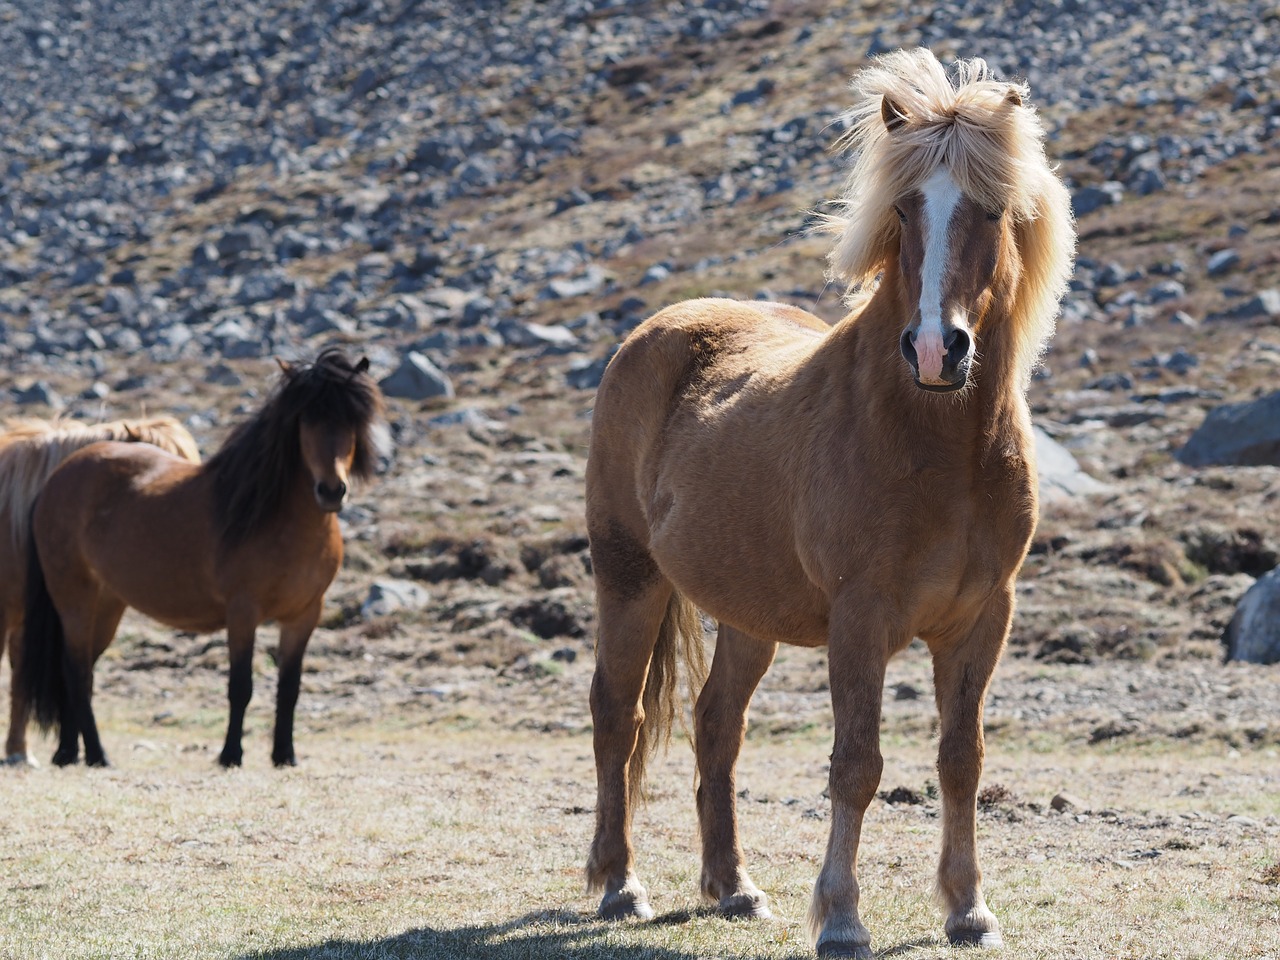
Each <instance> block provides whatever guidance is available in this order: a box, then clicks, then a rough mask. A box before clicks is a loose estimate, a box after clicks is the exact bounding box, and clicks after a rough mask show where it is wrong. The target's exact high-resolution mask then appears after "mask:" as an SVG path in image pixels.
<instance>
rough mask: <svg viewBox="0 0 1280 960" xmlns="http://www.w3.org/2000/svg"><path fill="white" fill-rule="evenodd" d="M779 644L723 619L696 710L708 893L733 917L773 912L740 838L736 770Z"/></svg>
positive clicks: (705, 888) (704, 874)
mask: <svg viewBox="0 0 1280 960" xmlns="http://www.w3.org/2000/svg"><path fill="white" fill-rule="evenodd" d="M777 650H778V645H777V644H776V643H769V642H766V641H763V640H757V639H756V638H755V637H751V636H748V635H747V634H744V633H742V632H740V631H738V630H735V629H733V628H732V627H730V626H728V625H726V624H721V625H720V632H719V635H718V637H717V639H716V652H715V657H714V658H713V659H712V661H711V673H710V675H709V676H708V677H707V683H706V686H704V687H703V688H702V693H701V694H700V695H699V697H698V704H697V707H696V708H695V710H694V715H695V718H696V719H695V722H696V731H695V737H694V744H695V746H696V750H697V755H698V776H699V781H700V782H699V784H698V824H699V827H700V829H701V833H702V895H703V897H704V898H705V899H707V900H709V901H712V902H714V903H716V904H717V909H718V910H719V912H720V913H721V914H723V915H724V916H727V917H757V918H762V919H764V918H768V917H769V916H770V912H769V898H768V897H767V896H765V894H764V893H763V892H762V891H761V890H760V889H759V888H758V887H757V886H756V885H755V884H754V883H753V882H752V881H751V877H750V876H748V874H747V870H746V867H745V865H744V860H745V857H744V856H743V853H742V845H741V843H740V842H739V840H738V818H737V810H736V806H735V804H736V787H735V774H734V770H735V767H736V766H737V762H738V754H739V753H740V752H741V750H742V741H743V738H744V737H745V736H746V731H747V707H748V706H749V705H750V703H751V695H752V694H753V693H754V692H755V689H756V687H757V685H759V683H760V679H761V678H762V677H763V676H764V675H765V672H766V671H767V670H768V669H769V665H770V664H771V663H773V658H774V655H775V654H776V653H777Z"/></svg>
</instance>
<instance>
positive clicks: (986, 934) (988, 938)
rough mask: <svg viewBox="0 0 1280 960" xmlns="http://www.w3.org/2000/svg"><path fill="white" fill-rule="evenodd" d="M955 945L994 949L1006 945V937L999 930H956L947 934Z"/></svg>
mask: <svg viewBox="0 0 1280 960" xmlns="http://www.w3.org/2000/svg"><path fill="white" fill-rule="evenodd" d="M947 939H948V940H950V941H951V945H952V946H953V947H986V948H988V949H994V948H996V947H1003V946H1004V937H1002V936H1000V931H999V930H956V931H954V932H953V933H948V934H947Z"/></svg>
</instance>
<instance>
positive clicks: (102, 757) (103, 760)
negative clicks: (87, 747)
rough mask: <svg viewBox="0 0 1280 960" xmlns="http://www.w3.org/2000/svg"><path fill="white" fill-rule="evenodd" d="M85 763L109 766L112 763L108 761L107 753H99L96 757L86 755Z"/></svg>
mask: <svg viewBox="0 0 1280 960" xmlns="http://www.w3.org/2000/svg"><path fill="white" fill-rule="evenodd" d="M84 765H85V766H86V767H109V766H111V764H110V763H109V762H108V761H107V756H106V754H99V755H98V756H96V757H89V756H86V757H85V758H84Z"/></svg>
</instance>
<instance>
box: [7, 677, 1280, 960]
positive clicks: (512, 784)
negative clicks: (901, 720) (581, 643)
mask: <svg viewBox="0 0 1280 960" xmlns="http://www.w3.org/2000/svg"><path fill="white" fill-rule="evenodd" d="M101 703H102V708H101V709H102V713H103V714H104V716H103V718H102V719H103V723H104V727H105V728H107V729H110V730H111V731H112V736H111V740H112V741H113V742H114V744H115V759H116V762H117V766H116V767H115V768H113V769H111V770H107V771H90V770H85V769H83V768H75V769H70V770H51V769H49V768H48V767H44V768H41V769H39V770H33V771H18V770H0V785H2V786H0V789H2V790H3V796H4V806H5V808H6V809H5V823H6V826H7V832H6V838H5V843H4V846H3V849H2V851H0V875H2V876H3V877H4V880H3V885H4V892H5V898H4V907H3V913H2V914H0V916H3V921H2V922H0V956H3V957H5V958H22V960H26V958H33V960H34V958H37V957H57V958H63V957H66V958H89V957H112V958H114V957H122V956H131V957H197V956H198V957H261V958H272V960H283V958H309V960H310V958H320V957H332V958H356V957H360V958H366V957H369V958H372V957H433V958H461V957H480V956H483V957H496V958H523V957H552V956H554V957H569V958H575V960H576V958H580V960H588V958H606V957H622V958H637V960H638V958H642V957H643V958H662V960H681V958H688V960H693V958H695V957H706V956H716V957H751V958H757V957H758V958H766V957H767V958H785V957H793V956H807V955H809V950H808V944H807V943H806V942H805V940H804V933H803V927H802V919H803V916H804V911H805V909H806V907H807V904H808V897H809V893H810V890H811V886H812V883H813V880H814V878H815V876H816V873H817V869H818V864H819V858H820V856H821V853H822V850H823V847H824V844H825V839H826V832H827V828H828V825H829V819H828V816H829V805H828V803H827V801H826V800H825V799H823V797H822V796H821V794H822V790H823V787H824V786H825V780H826V776H825V763H826V753H827V750H828V749H829V746H828V745H829V731H828V730H826V729H821V730H814V731H810V732H806V733H804V734H801V735H798V736H792V737H781V736H775V737H760V738H757V739H756V740H755V741H754V742H752V743H750V744H748V749H747V751H746V753H745V755H744V760H743V770H742V778H741V783H740V786H741V787H742V788H744V789H745V790H746V795H745V796H744V798H743V800H742V801H741V807H742V809H741V818H742V822H743V833H744V840H745V842H746V846H747V850H748V854H749V856H750V859H751V862H752V863H753V864H754V873H755V877H756V880H757V882H759V883H760V885H761V886H762V887H763V888H765V889H766V890H768V891H770V893H771V895H772V897H773V901H774V906H775V914H776V917H777V919H775V920H773V921H771V922H767V923H756V924H751V923H731V922H726V921H723V920H720V919H719V918H717V917H714V916H712V915H710V914H707V913H705V912H702V911H701V910H700V908H699V904H698V902H697V876H698V863H697V857H696V846H697V837H696V833H695V827H694V820H693V809H692V797H691V781H692V764H691V759H690V756H689V753H688V751H687V750H685V749H683V748H682V747H680V746H677V747H676V748H675V749H673V750H672V752H671V754H670V756H669V757H668V759H667V760H665V761H663V762H659V763H658V764H656V766H655V770H654V781H653V782H654V787H655V793H654V796H653V797H652V799H651V800H650V802H649V805H648V807H647V808H646V809H645V810H643V811H642V812H641V814H640V816H639V818H638V824H637V839H638V849H639V857H640V870H641V873H642V876H643V878H644V879H645V880H646V882H647V883H648V885H649V888H650V893H651V894H652V897H653V901H654V904H655V906H656V908H657V909H658V910H659V911H665V913H663V914H662V915H661V916H660V918H659V921H657V922H655V923H653V924H649V925H620V926H607V925H604V924H601V923H599V922H597V921H595V920H594V919H593V918H592V916H591V910H592V908H593V907H594V902H593V900H592V899H590V898H588V897H587V896H586V895H585V894H584V893H583V887H582V876H581V868H582V862H583V858H584V855H585V851H586V848H587V845H588V843H589V840H590V833H591V830H592V826H593V817H592V813H591V807H592V803H593V798H594V787H593V780H594V774H593V767H592V761H591V743H590V739H589V737H587V736H584V735H581V734H577V735H569V736H565V735H554V736H553V735H537V734H526V733H522V732H520V733H513V732H510V731H499V730H498V729H497V727H496V725H493V724H490V725H487V726H485V727H480V728H473V729H470V730H460V729H457V728H450V727H448V726H447V725H445V724H433V725H430V726H427V725H418V726H412V725H405V726H399V727H398V728H395V729H391V728H390V726H389V725H379V726H376V727H374V726H370V725H361V726H356V727H350V728H346V729H343V728H333V727H330V728H327V729H326V728H324V727H322V728H320V729H312V730H307V729H305V724H304V728H303V729H302V730H301V731H300V737H299V739H300V743H302V744H305V750H304V760H303V763H304V766H303V767H301V768H299V769H297V770H289V771H276V770H273V769H270V768H269V767H268V766H267V763H266V758H265V756H264V755H263V751H262V750H254V749H252V746H253V745H255V744H256V745H257V746H259V747H260V746H262V744H261V742H260V741H261V740H262V735H263V734H264V733H265V731H263V730H261V729H260V730H258V731H256V733H257V736H256V737H255V736H254V732H253V731H251V732H250V737H249V739H248V741H247V743H248V744H249V745H250V750H249V753H248V757H247V761H248V766H247V767H246V768H245V769H242V770H239V771H230V772H224V771H221V770H219V769H216V767H215V765H214V763H213V756H214V749H215V747H214V744H216V742H217V739H218V733H219V731H220V727H221V723H222V719H223V718H222V717H220V716H213V715H211V714H208V715H205V714H202V719H201V722H200V723H199V724H198V725H195V724H193V725H188V726H187V727H186V728H178V727H174V726H157V725H156V724H155V722H154V720H153V719H152V718H151V717H150V715H149V714H148V713H147V712H145V711H143V710H141V709H139V708H138V707H136V706H135V705H133V704H130V703H115V704H114V705H113V704H112V701H111V700H110V698H102V699H101ZM197 726H198V727H199V728H198V729H197V728H196V727H197ZM46 746H47V744H45V743H40V744H39V748H38V752H39V753H40V754H41V755H43V754H44V753H45V752H46V751H45V750H44V747H46ZM886 759H887V766H886V771H885V776H884V780H883V786H885V787H886V788H891V787H894V786H897V785H910V786H913V787H914V788H916V789H918V790H919V791H920V792H922V793H926V794H927V793H928V788H929V781H930V779H931V777H932V776H933V768H932V753H931V747H930V745H929V744H928V743H927V742H926V741H925V740H923V739H919V738H912V737H910V736H896V735H895V736H893V737H890V738H889V739H888V740H887V742H886ZM1275 770H1276V759H1275V756H1274V750H1271V751H1270V752H1262V751H1258V752H1253V753H1245V754H1240V753H1236V752H1234V751H1233V752H1231V753H1230V754H1226V755H1224V754H1223V752H1222V748H1219V749H1218V750H1216V751H1214V750H1213V749H1212V748H1208V747H1204V748H1197V749H1196V750H1195V751H1194V752H1187V751H1184V752H1183V753H1181V754H1178V755H1174V754H1173V753H1172V752H1170V751H1156V750H1152V749H1150V748H1146V749H1142V750H1139V749H1135V748H1130V749H1127V750H1126V749H1119V748H1117V749H1114V750H1086V751H1082V750H1080V748H1079V747H1066V746H1063V745H1062V744H1061V743H1060V744H1059V745H1058V746H1056V747H1051V746H1046V744H1045V743H1043V742H1039V743H1037V744H1036V745H1035V747H1034V749H1033V747H1032V745H1031V744H1030V743H1028V742H1026V741H1023V742H1015V741H1012V740H1010V741H1009V742H1004V741H1002V739H1001V737H1000V736H999V735H997V736H995V737H993V738H992V740H991V743H990V758H989V762H988V772H987V777H986V783H987V784H988V785H993V784H998V785H1000V786H1001V787H1003V789H1004V791H1007V793H1003V792H1001V791H1000V790H991V791H990V793H989V796H990V799H991V800H992V802H991V803H990V804H989V805H988V806H987V807H986V808H985V809H984V811H983V813H982V814H981V833H982V851H983V855H984V861H985V866H986V873H987V877H988V881H987V892H988V898H989V900H990V902H991V904H992V906H993V907H994V909H995V910H996V911H997V913H998V915H999V916H1000V917H1001V919H1002V922H1003V924H1004V927H1005V931H1006V937H1007V940H1008V942H1009V944H1010V951H1011V953H1012V954H1013V955H1016V956H1018V957H1028V958H1050V957H1063V956H1071V957H1108V958H1111V957H1135V958H1136V957H1143V958H1147V957H1175V956H1176V957H1233V958H1240V957H1275V956H1277V955H1278V954H1280V896H1277V893H1276V888H1275V887H1274V886H1269V885H1268V884H1267V882H1266V876H1267V870H1268V869H1269V867H1270V865H1272V864H1274V863H1275V862H1276V860H1277V859H1278V858H1280V827H1277V815H1280V791H1277V789H1276V776H1275ZM1064 789H1066V790H1069V791H1071V792H1072V793H1075V794H1078V795H1080V796H1083V797H1085V798H1086V800H1087V805H1088V807H1089V809H1088V811H1087V812H1081V811H1078V810H1075V811H1069V812H1068V813H1067V814H1065V815H1064V814H1057V813H1053V812H1052V811H1050V810H1049V808H1048V803H1047V801H1048V800H1049V798H1050V797H1051V796H1052V795H1053V794H1054V793H1056V792H1058V791H1060V790H1064ZM1235 814H1240V815H1245V816H1247V817H1248V818H1250V819H1247V820H1239V819H1238V820H1235V821H1228V820H1227V817H1228V816H1230V815H1235ZM937 846H938V823H937V806H936V801H932V800H928V801H926V802H925V803H924V804H923V805H919V806H910V805H897V806H890V805H887V804H883V803H876V804H875V805H874V806H873V807H872V810H871V813H870V816H869V818H868V827H867V835H866V842H865V844H864V847H863V853H862V868H861V869H862V881H863V890H864V910H863V915H864V919H866V921H867V922H868V925H869V926H870V927H871V929H872V932H873V937H874V943H875V945H876V946H877V947H878V948H879V949H880V950H881V951H882V953H881V955H882V956H903V957H917V958H924V957H933V956H943V955H953V951H952V950H950V948H947V947H946V946H945V944H944V940H943V937H942V916H941V913H940V911H939V909H938V907H937V905H936V904H935V903H934V902H933V898H932V882H933V881H932V870H933V865H934V859H935V857H936V850H937Z"/></svg>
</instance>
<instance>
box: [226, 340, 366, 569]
mask: <svg viewBox="0 0 1280 960" xmlns="http://www.w3.org/2000/svg"><path fill="white" fill-rule="evenodd" d="M280 368H281V371H282V376H281V379H280V382H279V383H278V384H277V385H276V388H275V390H274V391H272V394H271V396H270V397H268V398H267V401H266V403H264V404H263V405H262V408H261V409H260V410H259V411H258V412H257V414H255V415H254V417H253V418H252V419H250V420H247V421H246V422H244V423H242V424H241V425H240V426H238V427H237V428H236V429H235V430H234V431H232V433H231V436H230V437H228V438H227V441H226V442H225V443H224V444H223V445H222V447H221V449H219V450H218V452H217V453H216V454H214V455H213V457H212V458H211V459H210V460H209V464H208V469H209V470H210V471H212V473H213V477H214V511H215V517H216V522H217V526H218V529H219V532H220V534H221V536H222V539H223V541H224V543H228V544H234V543H238V542H240V541H242V540H244V539H245V538H246V537H248V536H250V535H251V534H253V533H254V532H255V531H256V530H258V529H260V528H261V527H262V526H263V525H264V524H266V523H269V522H270V521H271V520H272V519H273V518H274V517H275V516H276V515H277V513H278V512H279V510H280V508H281V506H282V505H283V503H284V501H285V497H286V496H287V494H288V493H289V492H290V491H291V490H292V489H294V488H295V486H296V484H297V483H298V482H300V480H302V479H303V478H305V479H306V481H307V483H308V484H309V486H310V489H311V491H312V493H313V495H314V497H315V502H316V505H317V506H318V507H319V508H320V509H321V510H323V511H326V512H336V511H337V510H340V509H341V508H342V503H343V501H344V499H345V498H346V495H347V487H348V483H349V481H351V480H353V479H354V480H366V479H368V478H369V477H371V476H372V475H373V472H374V468H375V467H376V466H377V458H378V448H379V446H380V442H379V440H380V437H381V436H382V435H383V434H384V426H383V420H382V417H383V402H382V393H381V391H379V390H378V385H377V384H376V383H374V381H373V379H372V378H371V377H370V376H369V375H368V372H367V371H368V369H369V361H368V360H367V359H361V360H360V361H359V362H358V363H355V364H353V363H351V362H350V361H349V360H348V359H347V358H346V357H345V356H343V354H342V352H341V351H340V350H338V349H337V348H333V347H331V348H329V349H326V350H324V351H323V352H322V353H321V354H320V356H318V357H317V358H316V360H315V362H314V363H310V364H289V363H285V362H283V361H282V362H281V363H280Z"/></svg>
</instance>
